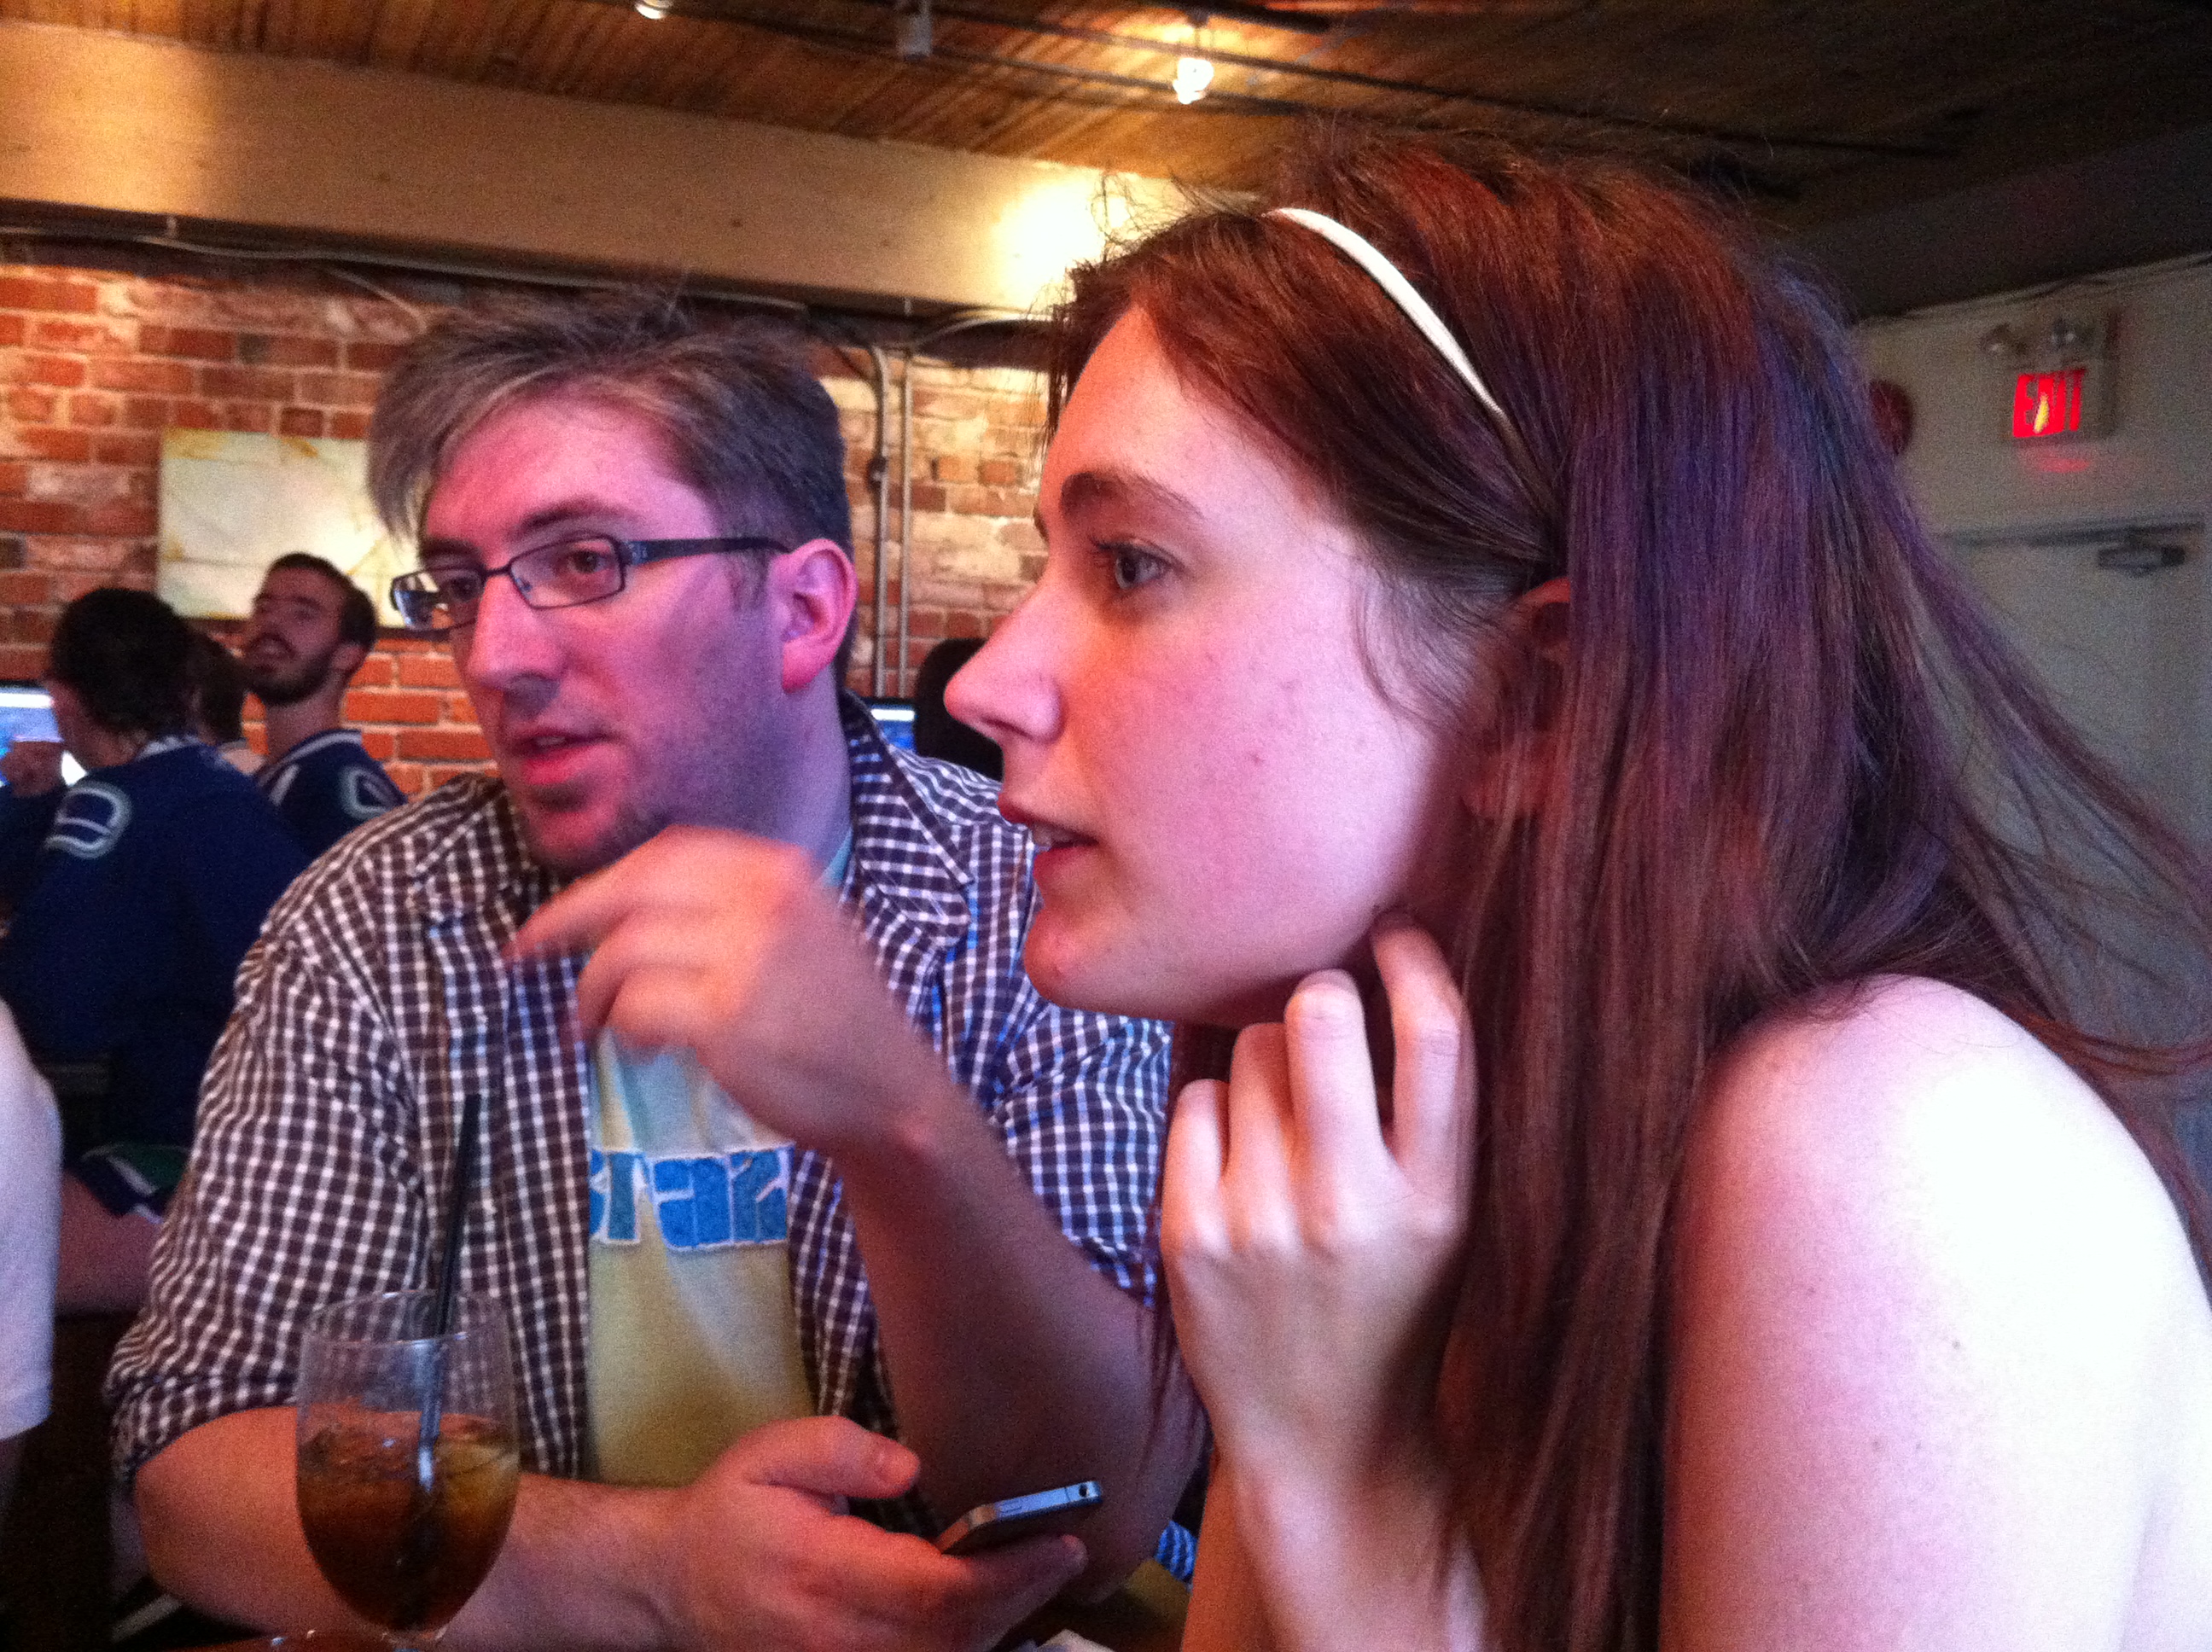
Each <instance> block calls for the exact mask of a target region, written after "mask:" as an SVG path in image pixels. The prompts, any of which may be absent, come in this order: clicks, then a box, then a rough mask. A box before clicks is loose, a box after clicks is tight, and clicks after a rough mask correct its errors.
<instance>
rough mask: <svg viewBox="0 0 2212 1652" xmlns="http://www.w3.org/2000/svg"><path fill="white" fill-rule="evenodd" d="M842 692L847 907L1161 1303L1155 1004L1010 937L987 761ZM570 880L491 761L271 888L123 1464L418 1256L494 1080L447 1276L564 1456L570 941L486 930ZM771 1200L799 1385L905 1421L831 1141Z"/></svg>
mask: <svg viewBox="0 0 2212 1652" xmlns="http://www.w3.org/2000/svg"><path fill="white" fill-rule="evenodd" d="M842 712H843V717H844V722H845V733H846V738H847V743H848V748H849V750H850V752H851V756H852V810H853V854H852V859H851V864H850V865H849V867H848V870H847V873H846V880H845V884H844V889H843V896H844V899H845V902H846V903H847V907H848V911H849V912H851V913H852V914H854V917H855V918H856V919H857V920H858V922H859V924H860V928H861V929H862V931H863V932H865V933H866V937H867V938H868V939H869V941H870V942H871V943H872V944H873V945H874V947H875V949H876V951H877V955H878V960H879V962H880V963H881V967H882V969H883V973H884V978H885V980H886V981H888V983H889V985H890V991H891V993H892V994H893V996H894V997H895V998H896V999H897V1000H898V1001H899V1002H900V1003H902V1004H903V1005H905V1006H906V1010H907V1012H908V1015H909V1016H910V1017H912V1018H913V1020H914V1023H915V1025H916V1026H917V1027H918V1028H920V1029H921V1030H922V1031H924V1032H925V1033H927V1035H928V1036H929V1037H930V1038H931V1039H932V1040H933V1041H934V1042H935V1043H936V1045H937V1047H938V1048H939V1050H940V1051H941V1052H942V1053H943V1054H944V1056H945V1064H946V1066H948V1068H949V1069H950V1070H951V1073H952V1076H953V1078H955V1079H956V1080H957V1082H958V1083H960V1084H963V1085H964V1086H966V1087H967V1088H968V1089H969V1090H971V1091H972V1092H973V1093H974V1095H975V1101H976V1104H977V1105H978V1106H979V1107H981V1108H984V1109H985V1110H986V1111H987V1113H988V1114H990V1116H991V1117H992V1119H993V1120H994V1122H996V1124H997V1125H998V1126H999V1128H1000V1131H1001V1133H1003V1135H1004V1137H1005V1140H1006V1151H1007V1153H1008V1154H1009V1155H1010V1156H1011V1157H1012V1159H1013V1161H1014V1162H1015V1163H1016V1164H1017V1165H1018V1166H1019V1167H1020V1169H1022V1170H1023V1172H1024V1174H1025V1175H1027V1177H1028V1179H1029V1182H1030V1187H1032V1188H1034V1189H1035V1190H1036V1195H1037V1197H1038V1198H1039V1199H1041V1200H1043V1201H1044V1203H1045V1205H1046V1206H1048V1208H1049V1209H1051V1210H1052V1211H1053V1212H1055V1213H1056V1214H1057V1216H1058V1217H1059V1219H1060V1226H1061V1227H1062V1229H1063V1230H1065V1231H1066V1234H1067V1236H1068V1237H1069V1239H1070V1240H1071V1241H1072V1242H1073V1243H1074V1244H1075V1245H1076V1246H1077V1247H1078V1248H1079V1249H1080V1250H1081V1251H1082V1252H1083V1254H1084V1255H1085V1257H1086V1258H1087V1259H1088V1260H1090V1262H1091V1266H1094V1267H1096V1268H1097V1270H1098V1271H1099V1272H1101V1273H1103V1274H1104V1275H1105V1276H1106V1277H1107V1278H1110V1279H1112V1280H1113V1281H1114V1283H1115V1285H1118V1286H1120V1287H1121V1289H1122V1290H1124V1291H1127V1292H1129V1293H1130V1294H1131V1295H1133V1296H1134V1297H1138V1298H1139V1300H1142V1301H1145V1302H1146V1303H1150V1302H1151V1300H1152V1293H1153V1290H1154V1287H1155V1285H1156V1284H1157V1279H1158V1273H1157V1269H1158V1247H1157V1237H1158V1236H1157V1234H1156V1232H1155V1231H1154V1225H1153V1223H1152V1219H1151V1206H1152V1194H1153V1191H1154V1188H1155V1187H1156V1185H1157V1182H1158V1172H1159V1160H1160V1147H1161V1142H1162V1140H1163V1138H1164V1131H1165V1093H1166V1078H1167V1034H1166V1029H1164V1028H1163V1027H1161V1026H1159V1025H1158V1023H1151V1022H1137V1021H1127V1020H1121V1019H1117V1018H1115V1017H1106V1016H1097V1015H1091V1014H1085V1013H1082V1012H1079V1011H1069V1010H1063V1009H1060V1008H1058V1007H1056V1006H1054V1005H1050V1004H1048V1003H1046V1002H1045V1001H1044V1000H1043V999H1041V998H1039V997H1038V996H1037V994H1036V989H1035V988H1033V987H1031V986H1030V983H1029V979H1028V977H1027V976H1026V975H1024V973H1023V971H1022V967H1021V948H1022V942H1023V939H1024V936H1025V935H1026V934H1027V932H1028V930H1029V925H1030V917H1031V915H1032V913H1033V911H1034V908H1035V903H1036V892H1035V889H1034V886H1033V885H1032V884H1030V879H1029V859H1030V846H1029V843H1028V841H1027V838H1026V835H1025V834H1024V833H1022V832H1020V831H1018V829H1015V828H1014V827H1012V826H1011V825H1009V824H1008V823H1006V821H1005V820H1003V819H1001V818H1000V816H999V814H998V812H997V811H996V810H995V809H994V807H993V806H992V798H993V793H992V790H991V787H989V785H988V784H987V782H985V781H983V780H980V779H978V778H977V777H975V776H974V775H971V774H969V773H968V772H967V771H965V770H964V769H958V768H952V767H951V766H950V765H947V764H942V763H935V762H927V761H926V760H923V759H920V758H916V757H914V756H909V755H908V754H907V753H905V752H901V751H896V750H892V749H891V748H890V746H888V745H886V744H884V742H883V740H882V739H881V738H880V737H879V736H878V734H877V733H876V732H875V728H874V725H873V723H872V720H870V719H869V717H868V715H867V714H866V709H865V708H862V707H861V706H860V704H859V703H858V702H857V701H852V700H850V699H849V698H848V700H847V701H846V702H845V704H844V706H843V708H842ZM557 884H558V880H557V879H556V878H555V877H554V876H553V875H552V874H550V873H549V872H547V871H546V870H545V869H544V867H542V866H540V865H538V864H537V863H536V862H534V861H533V860H532V859H531V858H530V856H529V854H528V853H527V851H526V848H525V847H524V845H523V841H522V838H521V835H520V829H519V826H518V823H517V820H516V817H515V813H514V810H513V805H512V803H511V802H510V800H509V799H508V797H507V793H506V791H505V789H504V788H503V787H501V786H500V785H499V784H498V783H497V782H495V781H494V780H488V779H483V778H471V779H466V780H457V781H455V782H453V784H451V785H449V786H447V787H443V788H442V789H441V790H440V791H438V792H436V793H433V794H432V795H430V796H429V797H427V798H425V799H422V800H421V801H419V802H417V803H415V804H413V805H410V806H408V807H406V808H404V809H400V810H398V811H394V812H393V813H392V814H389V815H386V816H385V817H382V818H381V819H379V820H375V821H372V822H370V823H368V824H367V825H365V826H362V828H360V829H358V830H356V831H355V832H353V833H352V834H350V835H349V836H347V837H346V838H345V839H344V840H343V841H342V842H341V843H340V844H339V846H338V847H337V849H336V850H334V851H333V852H332V853H330V854H328V855H326V856H325V857H324V858H323V859H321V860H319V861H318V862H317V863H316V864H315V865H314V866H313V868H312V869H311V870H310V871H309V872H307V874H306V875H305V876H303V877H302V878H301V879H300V880H299V881H298V883H296V884H294V885H293V887H292V888H291V890H289V891H288V892H287V893H286V895H285V896H284V897H283V900H282V901H281V902H279V903H278V905H277V906H276V909H275V910H274V912H272V914H270V920H269V923H268V926H267V928H266V929H265V930H264V932H263V934H262V937H261V939H260V941H259V943H258V944H257V945H256V946H255V947H254V949H253V951H252V952H251V953H250V954H249V955H248V956H247V957H246V963H245V966H244V968H243V969H242V970H241V971H240V976H239V983H238V1008H237V1011H236V1013H235V1014H234V1016H233V1017H232V1019H231V1022H230V1024H229V1026H228V1029H227V1030H226V1031H225V1032H224V1034H223V1037H222V1042H221V1043H220V1044H219V1045H218V1046H217V1047H216V1054H215V1058H214V1060H213V1061H212V1063H211V1064H210V1067H209V1069H208V1076H207V1081H206V1084H204V1087H203V1089H202V1091H201V1098H200V1109H199V1128H198V1135H197V1141H196V1143H195V1145H194V1148H193V1154H192V1160H191V1169H190V1170H189V1171H188V1173H187V1175H186V1178H185V1184H184V1186H183V1187H181V1188H180V1189H179V1193H178V1195H177V1198H176V1200H175V1202H174V1204H173V1206H171V1209H170V1212H169V1217H168V1220H167V1223H166V1224H164V1231H163V1235H162V1238H161V1245H160V1248H159V1249H158V1251H157V1253H156V1255H155V1263H154V1272H153V1283H152V1288H151V1294H150V1296H149V1301H148V1305H147V1309H146V1311H145V1312H144V1313H143V1315H141V1316H140V1317H139V1319H138V1321H137V1324H136V1325H135V1326H133V1327H132V1328H131V1333H130V1334H129V1335H128V1336H127V1337H126V1338H125V1340H124V1343H123V1345H122V1346H121V1347H120V1348H119V1349H118V1351H117V1354H116V1358H115V1363H114V1365H113V1367H112V1370H111V1371H110V1373H109V1376H108V1385H107V1394H108V1400H109V1403H110V1404H111V1406H113V1408H114V1412H115V1460H116V1467H117V1470H118V1473H119V1474H120V1475H122V1476H123V1477H125V1479H128V1477H129V1476H131V1474H134V1473H136V1472H137V1468H138V1467H139V1465H140V1464H142V1463H143V1462H144V1461H146V1459H147V1458H149V1457H150V1456H152V1455H154V1454H155V1452H157V1451H159V1450H161V1449H162V1447H164V1446H166V1445H167V1444H168V1442H170V1441H172V1440H173V1439H175V1438H176V1437H177V1436H179V1435H181V1434H183V1433H185V1431H186V1430H190V1429H192V1428H195V1427H197V1426H198V1425H199V1424H203V1423H205V1422H209V1421H211V1420H212V1419H214V1418H218V1417H222V1416H224V1415H226V1414H228V1413H229V1412H235V1411H243V1410H246V1409H249V1408H251V1407H255V1406H281V1405H288V1404H289V1403H290V1402H291V1400H292V1397H293V1393H294V1382H295V1372H296V1365H295V1362H296V1360H297V1357H298V1349H299V1335H300V1327H301V1323H302V1321H304V1320H305V1319H306V1318H307V1315H308V1314H310V1313H311V1312H312V1311H313V1310H314V1309H316V1308H318V1307H320V1306H321V1305H323V1304H324V1303H331V1302H337V1301H342V1300H343V1299H345V1298H347V1297H357V1296H362V1295H365V1294H368V1293H369V1292H372V1291H397V1290H405V1289H410V1288H418V1287H422V1286H424V1285H427V1284H428V1283H429V1281H430V1276H431V1273H432V1270H433V1266H434V1263H433V1260H432V1256H433V1251H434V1249H435V1233H434V1230H435V1228H436V1227H437V1225H438V1222H439V1219H440V1218H438V1216H437V1214H436V1213H437V1212H441V1211H442V1210H443V1209H444V1207H445V1204H446V1197H447V1195H446V1189H447V1185H448V1184H449V1181H450V1180H451V1176H452V1174H453V1151H454V1145H455V1137H456V1134H457V1127H458V1124H459V1116H460V1105H461V1101H462V1098H463V1097H464V1096H467V1095H468V1094H470V1093H471V1092H476V1093H480V1094H482V1095H483V1096H484V1097H485V1098H486V1102H487V1105H486V1108H485V1113H484V1132H483V1142H482V1144H481V1155H480V1159H479V1168H478V1169H477V1179H478V1181H479V1185H480V1189H481V1190H480V1191H479V1192H478V1193H477V1194H476V1196H475V1200H474V1203H473V1205H472V1206H471V1210H470V1213H469V1218H468V1243H467V1245H466V1248H465V1254H464V1256H463V1258H462V1262H461V1279H460V1285H461V1289H463V1290H464V1291H472V1292H481V1293H483V1294H486V1295H489V1296H491V1297H496V1298H497V1299H498V1300H499V1301H501V1303H505V1304H506V1308H507V1323H508V1331H509V1334H510V1335H511V1337H512V1338H513V1341H514V1347H515V1357H516V1364H517V1370H518V1372H519V1374H520V1377H521V1379H522V1380H521V1382H520V1389H521V1392H520V1395H519V1396H518V1398H519V1401H520V1424H521V1433H522V1453H523V1461H524V1463H525V1465H526V1467H530V1468H532V1469H535V1470H538V1471H539V1472H541V1473H553V1474H562V1475H570V1476H574V1475H576V1474H579V1473H581V1472H583V1469H584V1466H585V1465H584V1455H585V1454H584V1445H585V1439H586V1427H585V1369H586V1337H587V1335H588V1332H589V1304H588V1301H587V1295H586V1278H587V1264H586V1251H585V1243H586V1228H587V1221H588V1212H589V1188H588V1185H587V1177H588V1171H587V1152H588V1148H587V1144H586V1102H587V1098H588V1096H589V1094H590V1091H589V1088H588V1086H589V1085H590V1083H591V1073H590V1065H589V1049H588V1046H587V1045H586V1043H585V1042H583V1041H582V1040H580V1038H579V1037H578V1036H577V1032H576V1028H575V1025H574V997H575V994H574V987H575V980H576V974H577V971H578V969H580V967H581V963H582V960H581V958H580V957H568V958H562V959H556V960H550V961H544V962H539V963H526V964H519V965H507V964H505V963H502V962H501V957H500V951H501V947H502V946H504V945H505V944H506V943H507V940H508V939H509V938H511V937H512V936H513V934H514V932H515V931H516V930H517V929H518V928H520V926H521V925H522V923H523V921H524V920H525V919H526V918H527V917H528V916H529V914H531V913H532V912H533V911H535V910H536V909H537V908H538V906H539V905H540V904H542V903H543V902H544V901H546V900H547V899H548V898H550V896H551V895H552V894H553V892H554V890H556V887H557ZM790 1210H791V1248H790V1255H791V1266H792V1290H793V1297H795V1299H796V1302H797V1305H798V1309H799V1351H800V1353H801V1355H802V1356H803V1357H804V1359H805V1365H806V1370H807V1374H808V1377H809V1379H810V1381H811V1383H812V1385H813V1390H814V1398H815V1403H816V1406H817V1408H818V1409H819V1410H820V1411H821V1412H824V1413H838V1414H842V1415H844V1416H848V1417H850V1418H854V1420H855V1421H857V1422H859V1423H860V1424H863V1425H865V1426H866V1427H869V1428H873V1429H877V1430H883V1431H885V1432H892V1431H895V1421H894V1418H893V1417H892V1415H891V1411H890V1404H889V1400H888V1397H887V1396H888V1395H889V1394H890V1386H889V1382H888V1380H887V1378H886V1376H885V1374H884V1367H883V1362H882V1355H881V1351H880V1349H879V1348H878V1345H877V1342H876V1337H875V1317H874V1313H873V1310H872V1308H871V1305H870V1303H869V1300H868V1285H867V1279H866V1275H865V1274H864V1272H862V1269H861V1266H860V1253H859V1250H858V1248H857V1247H856V1245H855V1242H854V1235H853V1229H852V1224H851V1223H850V1221H849V1220H848V1218H847V1217H846V1215H845V1213H844V1212H843V1210H842V1207H841V1203H840V1196H839V1186H838V1181H837V1178H836V1171H835V1169H834V1167H833V1166H831V1165H830V1164H829V1163H828V1162H827V1161H826V1160H824V1159H823V1158H821V1157H817V1156H816V1155H814V1154H811V1153H800V1154H799V1155H798V1156H796V1159H795V1163H794V1165H793V1176H792V1193H791V1205H790ZM918 1515H919V1511H918V1510H910V1511H908V1515H907V1517H906V1519H905V1520H902V1521H900V1522H899V1523H908V1521H911V1520H913V1519H915V1518H917V1517H918Z"/></svg>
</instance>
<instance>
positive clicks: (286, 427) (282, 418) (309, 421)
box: [276, 407, 327, 436]
mask: <svg viewBox="0 0 2212 1652" xmlns="http://www.w3.org/2000/svg"><path fill="white" fill-rule="evenodd" d="M326 423H327V420H325V417H324V415H323V410H321V409H320V408H319V407H287V408H281V409H279V410H277V414H276V434H279V435H281V436H319V435H321V434H323V429H324V426H325V424H326Z"/></svg>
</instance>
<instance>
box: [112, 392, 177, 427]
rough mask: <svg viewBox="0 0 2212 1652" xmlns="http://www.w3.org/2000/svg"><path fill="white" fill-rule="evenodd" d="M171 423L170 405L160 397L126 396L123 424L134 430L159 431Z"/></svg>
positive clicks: (124, 399)
mask: <svg viewBox="0 0 2212 1652" xmlns="http://www.w3.org/2000/svg"><path fill="white" fill-rule="evenodd" d="M123 422H124V423H125V425H127V426H129V427H130V428H131V429H133V430H159V429H160V428H161V427H162V426H163V425H165V424H167V423H168V422H169V404H168V402H167V400H166V399H165V398H161V397H160V396H125V398H123Z"/></svg>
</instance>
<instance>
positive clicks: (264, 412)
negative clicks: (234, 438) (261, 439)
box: [222, 402, 276, 436]
mask: <svg viewBox="0 0 2212 1652" xmlns="http://www.w3.org/2000/svg"><path fill="white" fill-rule="evenodd" d="M222 428H224V429H226V430H251V431H253V432H255V433H256V434H260V435H264V436H265V435H267V434H269V433H270V431H272V430H274V429H275V428H276V409H274V408H272V407H270V405H269V404H268V403H266V402H225V403H224V404H223V407H222Z"/></svg>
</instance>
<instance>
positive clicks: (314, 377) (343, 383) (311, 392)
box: [299, 373, 380, 407]
mask: <svg viewBox="0 0 2212 1652" xmlns="http://www.w3.org/2000/svg"><path fill="white" fill-rule="evenodd" d="M379 382H380V381H379V380H378V379H377V376H376V375H375V374H373V373H303V374H301V375H300V396H299V399H300V400H301V401H303V402H313V403H315V404H318V405H319V406H322V407H374V406H375V405H376V392H377V389H378V386H379Z"/></svg>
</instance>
